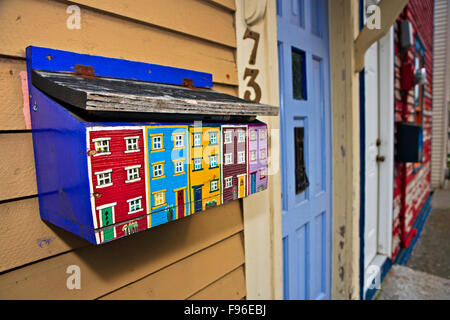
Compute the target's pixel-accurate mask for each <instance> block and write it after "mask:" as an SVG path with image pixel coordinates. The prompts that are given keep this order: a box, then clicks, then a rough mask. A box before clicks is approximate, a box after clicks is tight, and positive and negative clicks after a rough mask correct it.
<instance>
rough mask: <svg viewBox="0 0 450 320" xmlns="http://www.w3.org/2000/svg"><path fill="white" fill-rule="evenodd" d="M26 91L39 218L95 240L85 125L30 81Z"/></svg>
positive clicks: (92, 240)
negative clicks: (28, 94)
mask: <svg viewBox="0 0 450 320" xmlns="http://www.w3.org/2000/svg"><path fill="white" fill-rule="evenodd" d="M29 91H30V113H31V125H32V135H33V147H34V157H35V164H36V180H37V187H38V193H39V209H40V214H41V218H42V219H44V220H46V221H48V222H50V223H52V224H54V225H57V226H59V227H61V228H63V229H65V230H67V231H70V232H72V233H75V234H77V235H79V236H81V237H83V238H85V239H87V240H89V241H90V242H93V243H96V241H95V236H94V232H93V221H92V215H91V214H90V211H91V207H90V196H91V195H90V191H89V180H88V170H87V161H86V157H87V153H86V152H87V147H86V129H85V127H84V124H83V123H82V122H80V121H78V120H77V119H76V118H75V117H74V116H73V115H72V114H71V113H70V112H69V111H67V110H66V109H65V108H64V107H63V106H61V105H59V104H58V103H57V102H55V101H54V100H52V99H51V98H49V97H48V96H46V95H45V94H44V93H42V92H41V91H39V90H38V89H36V88H35V87H34V86H33V85H32V84H31V83H30V89H29Z"/></svg>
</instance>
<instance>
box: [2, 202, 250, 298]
mask: <svg viewBox="0 0 450 320" xmlns="http://www.w3.org/2000/svg"><path fill="white" fill-rule="evenodd" d="M30 227H33V226H30ZM242 230H243V221H242V214H241V210H240V207H239V202H238V201H232V202H230V203H228V204H226V205H223V206H220V207H216V208H211V209H209V210H208V211H207V212H204V213H200V214H194V215H192V216H189V217H186V218H184V219H181V220H177V221H174V222H171V223H168V224H164V225H161V226H159V227H156V228H154V229H152V230H147V231H142V232H139V233H137V234H134V235H133V236H130V237H127V238H125V239H120V240H116V241H113V242H111V243H107V244H104V245H101V246H95V245H89V246H87V247H83V248H81V249H78V250H75V251H71V252H69V253H65V254H62V255H58V256H56V257H53V258H51V259H48V260H44V261H40V262H39V263H34V264H30V265H27V266H25V267H23V268H19V269H15V270H12V271H10V272H6V273H4V274H1V275H0V299H94V298H98V297H100V296H103V295H105V294H107V293H109V292H112V291H114V290H116V289H118V288H121V287H123V286H126V285H128V284H130V283H131V282H133V281H136V280H138V279H142V278H143V277H145V276H147V275H149V274H151V273H153V272H155V271H157V270H159V269H162V268H164V267H165V266H167V265H169V264H172V263H175V262H176V261H178V260H180V259H182V258H184V257H186V256H189V255H191V254H194V253H195V252H198V251H199V250H201V249H203V248H206V247H208V246H211V245H213V244H215V243H217V242H219V241H221V240H222V239H224V238H228V237H230V236H232V235H234V234H236V233H239V232H241V231H242ZM23 232H26V231H25V230H24V231H23ZM71 265H77V266H79V267H80V270H81V290H68V289H67V286H66V281H67V278H68V277H69V275H68V274H67V273H66V270H67V267H68V266H71ZM186 276H189V275H188V274H186ZM173 290H176V288H173Z"/></svg>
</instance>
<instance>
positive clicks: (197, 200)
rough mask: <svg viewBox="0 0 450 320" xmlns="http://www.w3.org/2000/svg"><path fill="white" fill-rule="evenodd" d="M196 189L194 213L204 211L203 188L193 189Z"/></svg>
mask: <svg viewBox="0 0 450 320" xmlns="http://www.w3.org/2000/svg"><path fill="white" fill-rule="evenodd" d="M193 188H194V212H199V211H202V210H203V208H202V187H201V186H198V187H193Z"/></svg>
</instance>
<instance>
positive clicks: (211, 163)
mask: <svg viewBox="0 0 450 320" xmlns="http://www.w3.org/2000/svg"><path fill="white" fill-rule="evenodd" d="M209 166H210V167H211V168H217V155H213V156H210V157H209Z"/></svg>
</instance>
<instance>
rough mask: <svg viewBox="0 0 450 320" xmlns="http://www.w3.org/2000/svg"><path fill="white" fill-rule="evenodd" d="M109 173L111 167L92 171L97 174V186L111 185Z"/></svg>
mask: <svg viewBox="0 0 450 320" xmlns="http://www.w3.org/2000/svg"><path fill="white" fill-rule="evenodd" d="M111 173H112V170H111V169H110V170H106V171H101V172H95V173H94V174H95V175H96V176H97V188H103V187H108V186H112V184H113V183H112V180H111Z"/></svg>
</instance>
